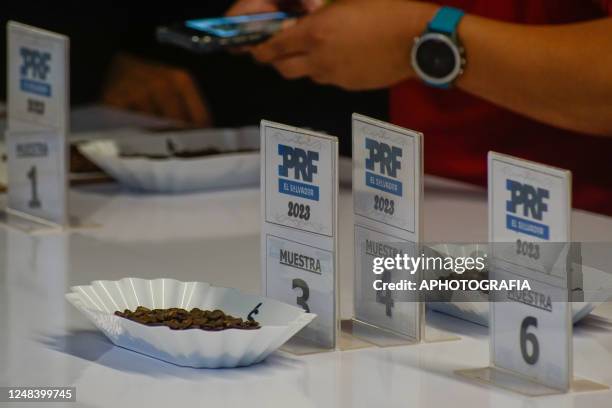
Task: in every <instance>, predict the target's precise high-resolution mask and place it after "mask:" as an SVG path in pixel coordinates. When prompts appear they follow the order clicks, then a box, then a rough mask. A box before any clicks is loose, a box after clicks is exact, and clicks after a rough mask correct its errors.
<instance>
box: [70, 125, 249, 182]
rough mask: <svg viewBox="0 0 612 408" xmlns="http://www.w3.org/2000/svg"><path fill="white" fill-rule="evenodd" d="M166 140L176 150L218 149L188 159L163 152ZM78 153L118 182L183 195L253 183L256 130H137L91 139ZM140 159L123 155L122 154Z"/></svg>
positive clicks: (165, 149) (79, 145) (82, 144)
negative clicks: (140, 131) (135, 131)
mask: <svg viewBox="0 0 612 408" xmlns="http://www.w3.org/2000/svg"><path fill="white" fill-rule="evenodd" d="M168 142H171V143H172V144H173V145H174V146H175V147H176V148H177V149H178V150H179V151H193V150H200V149H209V148H214V149H218V150H219V151H221V152H223V153H219V154H212V155H207V156H202V157H191V158H168V159H156V158H148V157H146V156H157V155H161V156H167V155H169V150H168V144H169V143H168ZM77 148H78V149H79V151H80V152H81V153H82V154H83V155H84V156H85V157H87V158H88V159H89V160H91V161H92V162H93V163H95V164H96V165H97V166H98V167H100V168H101V169H102V170H104V172H106V173H107V174H109V175H110V176H111V177H113V178H114V179H115V180H117V181H118V182H119V183H121V184H122V185H125V186H126V187H129V188H131V189H134V190H140V191H148V192H156V193H187V192H195V191H203V190H210V189H220V188H236V187H244V186H255V185H257V184H258V183H259V130H258V128H256V127H247V128H242V129H202V130H190V131H180V132H164V133H151V134H137V135H133V136H131V137H122V138H117V139H112V140H111V139H100V140H91V141H87V142H84V143H80V144H78V145H77ZM126 154H127V155H132V156H133V155H140V156H143V157H126V156H125V155H126Z"/></svg>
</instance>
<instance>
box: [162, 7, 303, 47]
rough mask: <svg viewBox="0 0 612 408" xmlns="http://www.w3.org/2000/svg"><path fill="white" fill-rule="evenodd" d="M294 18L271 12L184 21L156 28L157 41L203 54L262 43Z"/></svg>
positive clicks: (295, 16)
mask: <svg viewBox="0 0 612 408" xmlns="http://www.w3.org/2000/svg"><path fill="white" fill-rule="evenodd" d="M297 17H299V15H297V14H291V13H285V12H275V13H261V14H248V15H242V16H232V17H217V18H203V19H197V20H187V21H184V22H182V23H178V24H174V25H171V26H164V27H158V28H157V40H158V41H159V42H160V43H164V44H172V45H175V46H179V47H182V48H186V49H188V50H191V51H194V52H199V53H207V52H212V51H218V50H221V49H225V48H229V47H236V46H239V45H249V44H256V43H259V42H262V41H264V40H265V39H267V38H269V37H270V36H272V35H273V34H274V33H276V32H277V31H278V30H280V28H281V27H282V24H283V22H284V21H287V20H289V19H293V18H297Z"/></svg>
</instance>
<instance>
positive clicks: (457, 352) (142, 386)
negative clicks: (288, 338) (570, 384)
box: [0, 178, 612, 408]
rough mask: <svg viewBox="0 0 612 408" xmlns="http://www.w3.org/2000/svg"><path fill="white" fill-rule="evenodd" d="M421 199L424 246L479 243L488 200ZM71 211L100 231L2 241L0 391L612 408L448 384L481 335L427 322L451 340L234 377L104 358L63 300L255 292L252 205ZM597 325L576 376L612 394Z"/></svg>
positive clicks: (137, 204)
mask: <svg viewBox="0 0 612 408" xmlns="http://www.w3.org/2000/svg"><path fill="white" fill-rule="evenodd" d="M425 194H426V199H425V226H426V227H425V229H426V239H427V240H428V241H447V242H448V241H479V240H480V241H485V240H486V195H485V193H484V191H482V190H480V189H476V188H470V187H466V186H462V185H459V184H453V183H448V182H445V181H441V180H437V179H431V178H429V179H428V181H427V184H426V190H425ZM70 198H71V206H72V212H73V214H74V215H77V216H78V217H80V218H82V219H83V220H85V221H92V222H97V223H99V224H101V226H100V227H99V228H92V229H85V230H80V231H74V232H71V233H61V234H57V233H56V234H42V235H27V234H25V233H22V232H20V231H17V230H13V229H10V228H5V227H2V228H0V251H1V252H0V385H11V386H35V385H38V386H42V385H54V386H67V385H74V386H76V387H77V400H78V401H77V403H76V404H66V405H67V406H75V407H77V406H78V407H124V406H125V407H144V408H148V407H151V408H152V407H221V406H223V407H250V406H257V407H289V406H291V407H353V406H354V407H373V406H385V407H387V406H390V407H417V408H418V407H432V408H433V407H441V406H453V407H492V408H493V407H494V408H505V407H512V408H514V407H524V408H536V407H551V408H569V407H581V408H582V407H588V408H610V407H612V391H603V392H597V393H588V394H578V393H573V394H567V395H559V396H550V397H541V398H526V397H522V396H520V395H516V394H513V393H510V392H506V391H501V390H498V389H494V388H490V387H487V386H482V385H478V384H474V383H471V382H467V381H465V380H463V379H461V378H459V377H457V376H456V375H455V374H454V373H453V371H454V370H456V369H460V368H476V367H482V366H486V365H488V357H489V354H488V350H489V349H488V334H487V329H486V328H483V327H480V326H477V325H474V324H471V323H467V322H464V321H461V320H458V319H455V318H452V317H447V316H444V315H440V314H437V313H433V315H434V318H435V321H436V324H439V325H441V326H442V327H444V328H445V329H447V330H451V331H454V332H456V333H458V334H459V335H460V336H461V340H459V341H455V342H444V343H432V344H422V345H416V346H405V347H394V348H387V349H379V348H371V349H363V350H354V351H344V352H332V353H323V354H318V355H311V356H305V357H295V356H291V355H287V354H283V353H276V354H274V355H273V356H272V357H271V358H269V359H268V360H267V361H265V362H264V363H262V364H259V365H256V366H253V367H249V368H241V369H232V370H229V369H226V370H197V369H190V368H181V367H176V366H173V365H171V364H167V363H164V362H161V361H157V360H154V359H152V358H149V357H145V356H141V355H139V354H136V353H133V352H130V351H128V350H124V349H121V348H118V347H114V346H113V345H112V344H111V343H110V342H109V341H108V340H107V339H106V338H105V337H103V336H102V335H101V334H99V333H98V332H97V331H96V330H95V328H94V327H93V326H92V325H91V324H90V323H89V322H88V321H87V320H85V318H83V317H81V316H80V314H79V313H78V312H77V311H76V310H75V309H74V308H73V307H72V306H70V305H69V304H68V303H67V302H66V301H65V300H64V294H65V293H66V292H67V290H68V287H69V286H72V285H77V284H87V283H89V282H90V281H92V280H95V279H119V278H122V277H126V276H135V277H143V278H157V277H172V278H176V279H180V280H200V281H208V282H211V283H213V284H215V285H221V286H231V287H237V288H240V289H243V290H245V291H249V292H259V289H260V272H259V259H258V258H259V209H258V206H259V192H258V190H257V189H255V188H253V189H245V190H234V191H217V192H209V193H199V194H190V195H179V196H161V195H159V196H156V195H141V194H137V193H133V192H129V191H126V190H123V189H121V188H120V187H118V186H117V185H113V184H108V185H97V186H88V187H81V188H79V189H77V190H73V191H72V192H71V197H70ZM340 208H341V214H340V226H341V228H340V234H341V237H340V244H341V248H340V251H341V253H340V259H341V260H340V262H341V270H340V273H341V283H340V284H341V295H342V297H341V301H342V302H341V303H342V314H343V316H345V317H349V316H350V314H351V308H352V305H351V302H352V299H351V290H352V289H351V288H352V286H351V285H352V277H351V270H352V259H351V247H352V238H351V237H352V234H351V231H350V229H351V223H352V219H351V218H352V216H351V212H352V210H351V197H350V193H349V192H348V191H346V190H343V191H342V193H341V200H340ZM574 221H575V222H574V226H575V236H576V239H579V240H600V241H608V242H612V219H610V218H607V217H602V216H595V215H592V214H587V213H582V212H575V214H574ZM595 313H596V314H597V316H590V317H588V318H587V319H586V320H584V321H583V322H582V323H581V324H579V325H578V326H577V327H576V328H575V334H574V365H575V373H576V375H579V376H582V377H587V378H590V379H593V380H597V381H599V382H603V383H606V384H610V385H612V308H611V307H610V306H609V305H604V306H602V307H600V308H598V309H596V311H595ZM606 316H609V318H608V317H606ZM41 405H43V404H32V405H31V406H35V407H39V406H41ZM0 406H11V405H8V404H4V405H3V404H1V403H0ZM13 406H15V407H26V406H30V405H28V404H26V403H16V404H14V405H13ZM51 406H59V405H51Z"/></svg>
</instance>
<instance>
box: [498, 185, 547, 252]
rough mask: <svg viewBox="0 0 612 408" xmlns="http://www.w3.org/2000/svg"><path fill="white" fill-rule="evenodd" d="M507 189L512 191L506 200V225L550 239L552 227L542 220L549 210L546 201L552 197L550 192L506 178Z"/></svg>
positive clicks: (517, 230)
mask: <svg viewBox="0 0 612 408" xmlns="http://www.w3.org/2000/svg"><path fill="white" fill-rule="evenodd" d="M506 190H508V191H509V192H510V199H509V200H507V201H506V227H507V228H508V229H509V230H512V231H516V232H521V233H523V234H527V235H531V236H534V237H537V238H541V239H546V240H547V239H549V237H550V229H549V227H548V225H545V224H543V223H542V222H541V221H542V220H543V219H544V213H546V212H547V211H548V204H547V203H546V202H545V201H546V200H548V199H549V198H550V192H549V191H548V190H546V189H543V188H536V187H533V186H531V185H529V184H523V183H519V182H518V181H514V180H510V179H508V180H506Z"/></svg>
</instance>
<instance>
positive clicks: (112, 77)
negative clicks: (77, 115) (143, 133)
mask: <svg viewBox="0 0 612 408" xmlns="http://www.w3.org/2000/svg"><path fill="white" fill-rule="evenodd" d="M102 102H103V103H104V104H106V105H109V106H113V107H116V108H120V109H126V110H132V111H136V112H142V113H147V114H151V115H155V116H159V117H163V118H168V119H173V120H176V121H179V122H182V123H184V124H186V125H190V126H196V127H209V126H211V125H212V118H211V115H210V112H209V110H208V108H207V107H206V103H205V101H204V99H203V98H202V97H201V95H200V92H199V90H198V86H197V84H196V83H195V81H194V80H193V78H192V77H191V75H190V74H189V73H188V72H187V71H186V70H184V69H181V68H178V67H173V66H168V65H162V64H159V63H155V62H152V61H147V60H145V59H141V58H137V57H134V56H130V55H127V54H119V55H117V56H116V57H115V58H114V59H113V62H112V64H111V68H110V72H109V76H108V80H107V84H106V86H105V88H104V90H103V92H102Z"/></svg>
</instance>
